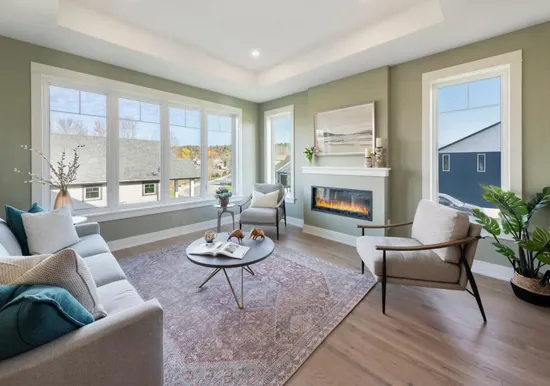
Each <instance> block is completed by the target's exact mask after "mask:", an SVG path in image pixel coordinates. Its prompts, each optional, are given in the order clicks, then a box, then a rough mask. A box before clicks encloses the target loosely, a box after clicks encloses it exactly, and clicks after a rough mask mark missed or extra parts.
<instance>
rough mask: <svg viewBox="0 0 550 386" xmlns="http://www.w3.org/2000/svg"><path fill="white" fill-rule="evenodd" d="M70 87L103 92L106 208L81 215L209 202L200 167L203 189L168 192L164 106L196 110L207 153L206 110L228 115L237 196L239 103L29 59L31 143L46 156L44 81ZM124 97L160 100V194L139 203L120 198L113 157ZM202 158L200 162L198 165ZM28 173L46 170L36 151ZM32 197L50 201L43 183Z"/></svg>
mask: <svg viewBox="0 0 550 386" xmlns="http://www.w3.org/2000/svg"><path fill="white" fill-rule="evenodd" d="M50 85H53V86H59V87H66V88H72V89H76V90H80V91H87V92H93V93H99V94H105V95H107V130H108V132H107V152H106V153H107V154H106V156H107V160H106V163H107V165H106V168H107V194H106V196H107V203H108V207H107V208H93V209H83V210H78V214H79V215H85V216H87V217H88V218H89V219H90V220H93V221H110V220H117V219H122V218H131V217H136V216H143V215H148V214H154V213H163V212H171V211H177V210H182V209H189V208H196V207H205V206H210V205H213V204H214V203H215V202H216V201H215V199H214V198H213V197H208V196H206V194H204V193H206V184H207V183H208V181H207V174H206V173H205V172H204V170H201V181H202V180H204V181H203V182H204V183H203V184H202V186H204V187H205V188H204V190H203V191H202V192H203V194H202V195H201V196H200V197H181V198H178V199H171V198H170V197H169V167H170V153H169V150H170V127H169V115H168V106H171V107H179V108H192V109H199V110H200V111H201V117H202V118H201V130H202V133H201V138H202V140H201V141H202V143H201V145H202V146H203V151H204V152H205V154H207V153H206V152H207V148H206V147H205V146H206V144H207V135H208V128H207V125H206V115H205V114H206V111H212V112H215V113H216V114H225V115H230V116H231V117H233V120H232V121H233V140H234V142H233V143H232V146H233V155H232V158H233V170H232V173H233V197H232V201H238V200H240V199H242V172H241V170H242V134H241V131H242V122H243V119H242V117H243V112H242V109H240V108H236V107H232V106H226V105H222V104H219V103H214V102H209V101H204V100H201V99H196V98H191V97H187V96H183V95H179V94H173V93H169V92H165V91H160V90H155V89H151V88H147V87H142V86H137V85H134V84H130V83H125V82H120V81H115V80H112V79H107V78H102V77H98V76H94V75H88V74H84V73H80V72H76V71H71V70H66V69H62V68H58V67H52V66H48V65H44V64H40V63H34V62H31V112H32V117H31V126H32V129H31V146H32V147H33V148H34V149H37V150H40V151H42V152H43V154H44V155H45V157H46V158H48V159H49V157H50V154H49V151H50V143H49V141H50V133H49V125H50V123H49V121H50V117H49V114H50V111H49V107H50V103H49V102H50V101H49V86H50ZM119 98H128V99H134V100H138V101H140V102H148V103H155V104H159V105H160V111H161V116H160V125H161V135H160V139H161V140H160V142H161V149H162V151H161V157H162V158H161V177H160V180H161V181H160V184H159V187H157V191H158V193H159V194H160V197H159V200H158V201H155V202H146V203H139V204H122V203H119V197H118V195H119V169H118V168H119V160H118V140H119V138H118V99H119ZM202 164H205V165H202ZM201 168H203V169H204V168H206V162H202V161H201ZM31 170H32V173H39V174H40V175H42V176H44V177H47V176H49V169H48V166H47V164H46V162H44V161H43V160H42V159H41V158H40V156H39V155H37V154H33V155H32V160H31ZM31 194H32V199H33V201H36V202H38V203H40V204H41V205H45V206H46V207H49V206H50V203H51V190H50V189H49V187H48V186H42V185H39V184H32V191H31Z"/></svg>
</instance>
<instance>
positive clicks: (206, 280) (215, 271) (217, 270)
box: [199, 268, 221, 288]
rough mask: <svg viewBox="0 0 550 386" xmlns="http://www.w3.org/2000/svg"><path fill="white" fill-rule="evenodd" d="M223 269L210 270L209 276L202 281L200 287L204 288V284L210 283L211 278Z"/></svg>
mask: <svg viewBox="0 0 550 386" xmlns="http://www.w3.org/2000/svg"><path fill="white" fill-rule="evenodd" d="M220 271H221V268H216V269H215V270H213V271H212V272H210V273H209V274H208V276H206V279H204V281H203V282H202V284H201V285H200V286H199V288H202V286H203V285H205V284H206V283H208V282H209V281H210V279H212V278H213V277H214V276H216V274H217V273H218V272H220Z"/></svg>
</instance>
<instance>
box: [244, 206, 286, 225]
mask: <svg viewBox="0 0 550 386" xmlns="http://www.w3.org/2000/svg"><path fill="white" fill-rule="evenodd" d="M276 213H277V209H273V208H248V209H246V210H244V211H243V212H242V213H241V219H240V221H241V222H242V223H243V224H274V223H275V222H276V218H275V215H276Z"/></svg>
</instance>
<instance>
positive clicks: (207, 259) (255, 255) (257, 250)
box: [186, 233, 275, 308]
mask: <svg viewBox="0 0 550 386" xmlns="http://www.w3.org/2000/svg"><path fill="white" fill-rule="evenodd" d="M227 236H228V234H227V233H218V236H217V237H216V239H215V240H214V242H218V241H224V242H225V241H227ZM231 241H233V242H236V239H232V240H231ZM204 243H205V241H204V238H203V237H201V238H200V239H197V240H195V241H193V242H192V243H191V244H190V245H189V246H188V247H187V250H186V255H187V258H188V259H189V261H191V262H192V263H194V264H197V265H200V266H202V267H207V268H213V271H212V272H210V273H209V274H208V276H206V278H205V279H204V281H203V282H202V283H201V285H199V288H202V287H203V286H204V285H205V284H206V283H208V282H209V281H210V279H212V278H213V277H214V276H216V275H217V274H218V272H220V271H222V272H223V274H224V275H225V278H226V280H227V283H228V284H229V288H230V289H231V293H232V294H233V298H234V299H235V302H236V303H237V307H239V308H244V271H245V270H246V271H247V272H248V273H250V274H251V275H254V271H253V270H252V268H250V266H251V265H252V264H256V263H259V262H260V261H262V260H264V259H266V258H267V257H268V256H269V255H271V253H273V250H274V249H275V243H274V242H273V240H271V239H270V238H269V237H267V236H266V238H265V240H263V241H254V240H252V239H248V238H245V239H243V240H242V245H244V246H246V247H250V250H249V251H248V252H247V253H246V255H244V258H242V259H233V258H230V257H224V256H217V257H213V256H205V255H192V254H190V253H189V251H193V250H194V249H195V248H196V247H198V246H199V245H200V244H204ZM227 268H240V269H241V302H240V303H239V299H238V298H237V294H236V293H235V290H234V289H233V285H232V284H231V280H229V276H228V275H227V271H226V269H227Z"/></svg>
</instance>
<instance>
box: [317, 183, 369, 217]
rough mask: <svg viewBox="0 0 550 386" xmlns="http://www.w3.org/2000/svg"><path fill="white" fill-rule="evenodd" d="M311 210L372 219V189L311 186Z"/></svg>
mask: <svg viewBox="0 0 550 386" xmlns="http://www.w3.org/2000/svg"><path fill="white" fill-rule="evenodd" d="M311 210H314V211H316V212H325V213H332V214H336V215H340V216H347V217H354V218H358V219H362V220H367V221H372V191H370V190H356V189H340V188H328V187H324V186H312V187H311Z"/></svg>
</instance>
